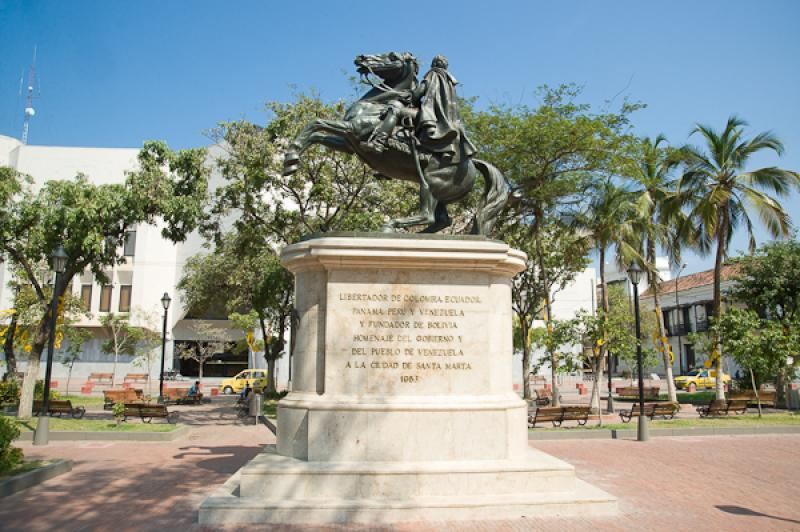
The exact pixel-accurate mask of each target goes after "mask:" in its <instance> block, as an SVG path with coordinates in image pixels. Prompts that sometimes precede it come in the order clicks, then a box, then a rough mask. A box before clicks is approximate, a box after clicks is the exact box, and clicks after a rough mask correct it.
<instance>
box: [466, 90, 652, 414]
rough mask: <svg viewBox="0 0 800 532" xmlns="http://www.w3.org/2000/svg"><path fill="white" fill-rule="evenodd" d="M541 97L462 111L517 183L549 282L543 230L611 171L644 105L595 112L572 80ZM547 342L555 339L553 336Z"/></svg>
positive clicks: (518, 211) (486, 152) (520, 212)
mask: <svg viewBox="0 0 800 532" xmlns="http://www.w3.org/2000/svg"><path fill="white" fill-rule="evenodd" d="M539 94H540V97H541V104H540V105H539V106H538V107H537V108H535V109H533V108H530V107H527V106H515V107H499V106H493V107H491V108H490V109H489V110H487V111H484V112H475V113H470V114H468V115H466V116H465V120H466V122H467V125H468V127H469V128H470V130H471V131H472V135H473V137H472V138H473V140H474V141H475V143H476V145H477V146H478V150H479V151H480V153H481V157H482V158H484V159H486V160H487V161H489V162H491V163H492V164H494V165H495V166H497V167H498V168H501V169H503V171H504V172H505V173H506V175H507V176H508V177H509V178H510V180H511V181H512V182H514V183H516V186H517V187H518V188H517V191H516V194H515V195H516V196H517V197H518V198H519V201H518V202H517V204H516V207H515V210H514V211H513V214H515V215H516V216H517V217H518V218H519V219H521V220H524V221H525V223H526V227H527V228H528V232H529V238H530V240H531V242H532V243H533V246H532V248H531V251H532V257H533V260H534V261H535V263H536V264H537V266H538V268H539V275H540V276H541V277H542V279H543V283H544V285H546V286H547V285H551V284H552V283H551V281H550V279H549V278H550V276H551V272H550V270H549V269H548V268H547V265H546V257H547V253H548V251H547V249H546V247H545V245H544V244H543V240H544V235H545V233H546V232H547V230H548V228H549V227H550V226H551V225H550V224H552V223H556V222H563V217H564V211H565V208H570V207H573V206H574V205H575V204H577V203H579V202H580V201H581V200H582V198H583V192H584V191H585V190H586V188H587V186H588V184H589V183H590V182H591V180H592V178H593V176H594V175H595V174H597V173H610V172H613V171H614V169H615V167H616V165H618V164H619V156H620V152H621V151H622V150H623V149H624V148H625V146H626V145H627V143H628V141H629V139H628V136H627V129H628V127H629V120H628V117H629V115H630V113H631V112H633V111H635V110H636V109H637V108H638V107H639V106H638V105H631V104H628V103H624V104H623V105H622V106H621V108H620V109H619V111H618V112H605V113H593V112H592V111H591V108H590V106H588V105H586V104H579V103H577V102H576V99H577V97H578V96H579V94H580V89H578V88H576V87H575V86H571V85H563V86H560V87H558V88H555V89H553V88H549V87H544V88H542V89H541V90H540V93H539ZM552 303H553V302H552V294H550V293H547V292H546V293H545V294H544V314H545V320H546V322H547V325H548V326H547V330H548V331H551V330H553V327H554V324H553V323H552V320H553V309H552ZM547 345H554V344H553V342H548V343H547ZM550 355H551V358H552V360H551V368H552V371H553V375H552V377H553V383H552V384H553V396H554V398H555V400H556V401H558V397H559V394H558V389H557V387H558V385H557V382H556V379H555V377H556V375H555V372H556V371H557V368H558V366H559V364H558V360H557V352H556V351H555V350H553V351H551V353H550Z"/></svg>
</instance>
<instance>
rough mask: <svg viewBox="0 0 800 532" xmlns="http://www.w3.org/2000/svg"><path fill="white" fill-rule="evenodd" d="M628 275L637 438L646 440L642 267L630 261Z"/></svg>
mask: <svg viewBox="0 0 800 532" xmlns="http://www.w3.org/2000/svg"><path fill="white" fill-rule="evenodd" d="M628 277H629V278H630V280H631V284H633V307H634V314H635V316H636V365H637V366H638V367H639V368H638V369H639V425H638V427H637V428H638V430H637V439H638V440H639V441H647V440H648V434H647V416H645V415H644V370H643V368H642V366H643V364H642V324H641V320H640V319H639V281H640V280H641V279H642V269H641V268H639V265H638V264H636V263H635V262H634V263H631V266H630V268H628Z"/></svg>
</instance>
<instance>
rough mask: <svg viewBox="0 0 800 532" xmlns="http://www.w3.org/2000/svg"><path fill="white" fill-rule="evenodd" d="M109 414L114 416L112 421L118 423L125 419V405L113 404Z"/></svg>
mask: <svg viewBox="0 0 800 532" xmlns="http://www.w3.org/2000/svg"><path fill="white" fill-rule="evenodd" d="M111 414H112V415H113V416H114V419H116V420H117V422H118V423H119V422H120V421H122V419H123V418H124V417H125V404H124V403H114V406H112V407H111Z"/></svg>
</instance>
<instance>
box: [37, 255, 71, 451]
mask: <svg viewBox="0 0 800 532" xmlns="http://www.w3.org/2000/svg"><path fill="white" fill-rule="evenodd" d="M51 258H52V259H53V271H54V272H56V277H55V279H54V280H53V299H52V301H51V302H50V335H49V338H48V339H47V365H46V366H45V371H44V395H43V396H42V408H41V410H39V422H38V423H37V425H36V432H35V433H34V435H33V444H34V445H47V443H48V442H49V439H50V379H51V378H52V375H53V351H54V350H55V345H56V318H57V314H58V289H59V286H60V285H61V274H62V273H64V270H65V269H66V267H67V253H66V252H65V251H64V247H63V246H62V245H60V244H59V246H58V247H57V248H56V249H55V250H53V254H52V256H51Z"/></svg>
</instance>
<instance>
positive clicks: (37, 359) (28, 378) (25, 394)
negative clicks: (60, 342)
mask: <svg viewBox="0 0 800 532" xmlns="http://www.w3.org/2000/svg"><path fill="white" fill-rule="evenodd" d="M49 315H50V313H49V312H46V313H45V315H44V317H43V318H42V320H41V321H40V322H39V326H38V328H37V331H36V336H35V338H36V339H35V341H34V343H33V346H32V349H31V352H30V355H29V357H28V366H27V367H26V368H25V377H24V378H23V379H22V390H21V391H20V396H19V410H18V414H17V417H19V418H20V419H30V417H31V416H32V415H33V391H34V389H35V388H36V379H38V378H39V368H40V367H41V363H42V352H43V351H44V345H45V343H46V341H47V324H48V323H49V322H50V319H49Z"/></svg>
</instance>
